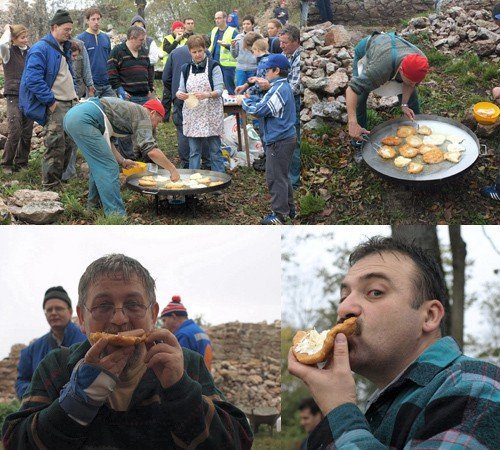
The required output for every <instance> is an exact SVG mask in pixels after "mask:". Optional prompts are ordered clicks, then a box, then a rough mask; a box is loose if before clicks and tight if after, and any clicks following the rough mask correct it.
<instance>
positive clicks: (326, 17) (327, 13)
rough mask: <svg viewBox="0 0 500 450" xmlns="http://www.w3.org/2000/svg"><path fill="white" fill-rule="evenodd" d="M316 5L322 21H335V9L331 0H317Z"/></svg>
mask: <svg viewBox="0 0 500 450" xmlns="http://www.w3.org/2000/svg"><path fill="white" fill-rule="evenodd" d="M316 7H317V8H318V11H319V16H320V18H321V22H332V23H333V10H332V4H331V0H316Z"/></svg>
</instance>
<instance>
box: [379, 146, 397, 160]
mask: <svg viewBox="0 0 500 450" xmlns="http://www.w3.org/2000/svg"><path fill="white" fill-rule="evenodd" d="M377 153H378V154H379V156H381V157H382V158H384V159H391V158H394V157H395V156H396V150H394V149H393V148H392V147H389V146H388V145H382V147H380V148H379V149H378V150H377Z"/></svg>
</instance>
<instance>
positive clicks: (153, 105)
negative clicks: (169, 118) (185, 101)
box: [142, 98, 165, 118]
mask: <svg viewBox="0 0 500 450" xmlns="http://www.w3.org/2000/svg"><path fill="white" fill-rule="evenodd" d="M142 106H144V108H147V109H150V110H151V111H156V112H157V113H158V114H159V115H160V116H161V117H162V118H164V117H165V108H164V107H163V105H162V104H161V102H160V100H158V99H156V98H152V99H151V100H148V101H147V102H146V103H144V105H142Z"/></svg>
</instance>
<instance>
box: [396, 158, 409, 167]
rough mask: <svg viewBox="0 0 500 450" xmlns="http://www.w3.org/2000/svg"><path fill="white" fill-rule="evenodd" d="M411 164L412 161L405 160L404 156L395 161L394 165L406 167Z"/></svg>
mask: <svg viewBox="0 0 500 450" xmlns="http://www.w3.org/2000/svg"><path fill="white" fill-rule="evenodd" d="M410 163H411V159H410V158H405V157H404V156H398V157H397V158H396V159H395V160H394V165H395V166H396V167H404V166H406V165H408V164H410Z"/></svg>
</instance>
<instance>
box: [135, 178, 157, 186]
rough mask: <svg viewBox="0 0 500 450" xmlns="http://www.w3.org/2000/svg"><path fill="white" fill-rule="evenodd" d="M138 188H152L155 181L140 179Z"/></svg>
mask: <svg viewBox="0 0 500 450" xmlns="http://www.w3.org/2000/svg"><path fill="white" fill-rule="evenodd" d="M139 186H144V187H153V186H156V181H154V180H152V181H151V180H145V179H144V178H141V179H140V180H139Z"/></svg>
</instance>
